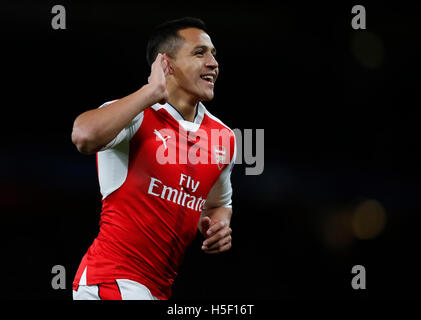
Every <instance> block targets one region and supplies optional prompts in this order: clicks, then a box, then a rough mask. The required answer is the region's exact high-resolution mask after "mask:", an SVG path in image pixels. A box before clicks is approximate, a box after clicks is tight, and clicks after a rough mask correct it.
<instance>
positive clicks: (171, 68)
mask: <svg viewBox="0 0 421 320" xmlns="http://www.w3.org/2000/svg"><path fill="white" fill-rule="evenodd" d="M163 56H164V59H165V60H167V65H168V67H169V68H168V74H174V69H173V67H172V62H171V58H170V57H169V56H168V55H167V54H166V53H164V54H163Z"/></svg>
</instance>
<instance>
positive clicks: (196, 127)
mask: <svg viewBox="0 0 421 320" xmlns="http://www.w3.org/2000/svg"><path fill="white" fill-rule="evenodd" d="M215 54H216V50H215V47H214V45H213V44H212V41H211V38H210V36H209V34H208V32H207V31H206V27H205V25H204V23H203V22H202V21H201V20H199V19H196V18H183V19H179V20H174V21H169V22H166V23H164V24H163V25H161V26H159V27H158V28H156V29H155V30H154V32H153V33H152V35H151V37H150V39H149V42H148V46H147V60H148V63H149V64H150V65H151V73H150V76H149V78H148V83H147V84H145V85H143V86H142V87H141V88H140V89H139V90H137V91H136V92H134V93H132V94H130V95H128V96H126V97H124V98H122V99H118V100H114V101H110V102H107V103H104V104H103V105H102V106H100V107H99V108H96V109H93V110H89V111H86V112H84V113H82V114H81V115H79V116H78V117H77V118H76V120H75V122H74V126H73V132H72V141H73V143H74V144H75V145H76V147H77V149H78V150H79V151H80V152H81V153H83V154H95V153H96V155H97V168H98V178H99V184H100V191H101V194H102V212H101V220H100V232H99V234H98V236H97V238H96V239H95V240H94V242H93V243H92V245H91V246H90V247H89V249H88V251H87V252H86V254H85V255H84V257H83V259H82V262H81V264H80V266H79V269H78V271H77V274H76V277H75V280H74V283H73V298H74V299H80V300H88V299H96V300H98V299H104V300H106V299H113V300H115V299H123V300H125V299H127V300H130V299H139V300H154V299H168V298H169V297H170V296H171V287H172V284H173V282H174V279H175V277H176V276H177V272H178V268H179V266H180V264H181V261H182V259H183V256H184V252H185V250H186V249H187V247H188V246H189V245H190V243H191V242H192V240H193V239H194V237H195V236H196V230H197V229H199V230H200V232H201V233H202V234H203V236H204V241H203V245H202V250H203V251H204V252H206V253H209V254H212V253H219V252H223V251H226V250H228V249H230V248H231V228H230V221H231V215H232V207H231V195H232V188H231V182H230V175H231V170H232V167H233V164H234V161H235V153H236V150H235V136H234V133H233V132H232V131H231V130H230V129H229V128H228V127H227V126H226V125H224V124H223V123H222V122H221V121H220V120H218V119H217V118H216V117H214V116H213V115H211V114H210V113H209V112H208V111H207V109H206V108H205V107H204V105H203V104H202V101H209V100H211V99H212V98H213V96H214V86H215V81H216V79H217V77H218V72H219V68H218V63H217V61H216V58H215ZM215 132H216V133H217V134H215ZM160 148H161V149H160ZM158 150H163V153H165V152H166V153H173V154H176V155H179V158H178V160H179V161H178V162H176V163H167V164H165V163H164V164H163V163H162V162H161V161H158V160H159V159H157V155H158V153H159V152H158ZM197 153H201V157H200V159H202V161H196V160H197V157H196V155H197ZM203 154H205V156H203ZM182 155H188V156H186V157H182ZM181 158H185V159H184V160H185V161H181ZM203 160H206V161H203ZM208 160H209V161H208Z"/></svg>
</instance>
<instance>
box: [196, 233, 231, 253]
mask: <svg viewBox="0 0 421 320" xmlns="http://www.w3.org/2000/svg"><path fill="white" fill-rule="evenodd" d="M231 240H232V238H231V236H230V235H228V236H226V237H224V238H222V239H220V240H218V241H216V242H214V243H213V244H209V245H203V246H202V249H203V250H215V249H218V248H219V247H223V246H225V245H226V244H227V243H230V242H231Z"/></svg>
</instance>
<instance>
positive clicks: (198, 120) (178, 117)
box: [152, 102, 206, 132]
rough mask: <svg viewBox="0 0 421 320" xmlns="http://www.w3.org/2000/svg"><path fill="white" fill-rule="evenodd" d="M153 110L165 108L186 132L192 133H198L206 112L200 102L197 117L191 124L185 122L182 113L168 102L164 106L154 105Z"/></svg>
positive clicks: (197, 107)
mask: <svg viewBox="0 0 421 320" xmlns="http://www.w3.org/2000/svg"><path fill="white" fill-rule="evenodd" d="M152 108H153V109H154V110H155V111H158V110H160V109H161V108H164V109H165V110H166V111H167V112H168V113H169V114H170V115H171V116H172V117H173V118H174V119H175V120H176V121H178V123H179V124H180V125H181V126H182V127H183V128H184V130H186V131H192V132H196V131H197V130H198V129H199V127H200V125H201V124H202V120H203V117H204V115H205V111H206V108H205V106H204V105H203V104H202V103H201V102H199V103H198V104H197V106H196V115H195V117H194V120H193V122H191V121H187V120H184V118H183V116H182V115H181V113H180V112H179V111H178V110H177V109H176V108H175V107H174V106H172V105H171V104H170V103H168V102H167V103H166V104H164V105H162V104H159V103H157V104H155V105H153V106H152Z"/></svg>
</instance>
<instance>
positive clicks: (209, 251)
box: [204, 242, 232, 254]
mask: <svg viewBox="0 0 421 320" xmlns="http://www.w3.org/2000/svg"><path fill="white" fill-rule="evenodd" d="M231 247H232V244H231V242H230V243H227V244H225V245H224V246H222V247H219V248H217V249H213V250H204V252H205V253H208V254H215V253H221V252H224V251H227V250H229V249H231Z"/></svg>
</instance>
